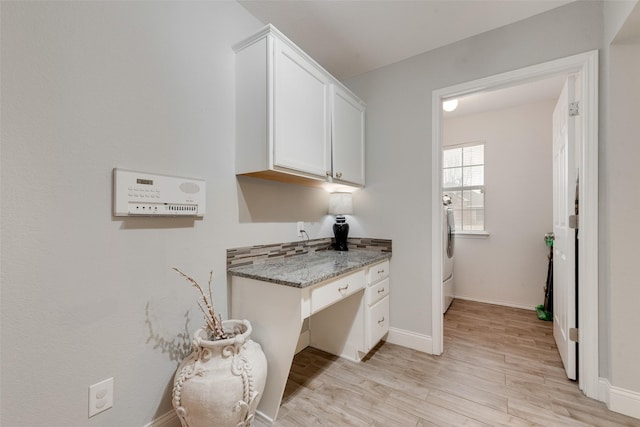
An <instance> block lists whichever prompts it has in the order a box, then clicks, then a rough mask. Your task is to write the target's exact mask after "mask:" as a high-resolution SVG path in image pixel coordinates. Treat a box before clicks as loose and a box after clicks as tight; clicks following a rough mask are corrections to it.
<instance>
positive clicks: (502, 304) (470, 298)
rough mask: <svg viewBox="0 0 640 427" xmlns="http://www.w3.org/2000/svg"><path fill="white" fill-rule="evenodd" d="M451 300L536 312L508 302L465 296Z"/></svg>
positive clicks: (528, 307) (530, 307)
mask: <svg viewBox="0 0 640 427" xmlns="http://www.w3.org/2000/svg"><path fill="white" fill-rule="evenodd" d="M453 298H454V299H461V300H465V301H474V302H481V303H483V304H492V305H500V306H503V307H513V308H521V309H523V310H531V311H536V308H535V307H533V306H530V305H524V304H517V303H514V302H509V301H494V300H487V299H482V298H472V297H465V296H459V295H454V296H453Z"/></svg>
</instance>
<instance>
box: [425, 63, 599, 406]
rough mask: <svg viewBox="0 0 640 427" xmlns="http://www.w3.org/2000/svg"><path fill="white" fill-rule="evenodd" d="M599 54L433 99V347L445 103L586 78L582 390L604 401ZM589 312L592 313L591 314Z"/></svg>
mask: <svg viewBox="0 0 640 427" xmlns="http://www.w3.org/2000/svg"><path fill="white" fill-rule="evenodd" d="M597 66H598V53H597V51H592V52H587V53H583V54H579V55H574V56H570V57H567V58H562V59H558V60H554V61H550V62H546V63H543V64H538V65H534V66H531V67H526V68H522V69H519V70H515V71H510V72H507V73H502V74H498V75H494V76H491V77H487V78H483V79H479V80H474V81H470V82H467V83H462V84H460V85H456V86H451V87H447V88H443V89H439V90H436V91H434V92H433V97H432V129H433V135H432V183H433V184H432V207H433V209H432V236H434V238H433V239H432V345H433V350H432V352H433V354H436V355H439V354H441V353H442V351H443V349H444V348H443V347H444V343H443V335H444V334H443V314H442V265H443V255H442V254H443V247H442V246H443V243H442V239H439V238H436V236H440V234H441V230H442V227H443V210H442V205H441V202H440V199H441V197H442V172H441V171H442V120H443V113H442V108H441V106H442V103H443V101H445V100H449V99H452V98H456V97H461V96H465V95H470V94H474V93H480V92H483V91H491V90H496V89H500V88H506V87H511V86H515V85H519V84H523V83H527V82H532V81H535V80H540V79H544V78H548V77H551V76H555V75H560V74H564V75H569V74H576V75H579V76H580V93H581V100H580V110H581V111H580V114H581V115H582V120H581V122H582V124H581V129H580V131H581V134H580V135H581V136H580V139H579V141H578V149H579V150H580V153H581V155H580V160H579V165H578V167H579V181H580V183H581V185H580V200H581V217H580V222H581V239H580V241H579V243H578V246H579V250H578V253H579V273H578V274H579V277H580V278H581V281H580V283H579V296H578V301H577V303H578V306H579V307H580V310H579V320H578V322H579V324H580V333H579V336H580V349H581V351H580V354H579V378H580V384H579V386H580V389H581V390H582V391H583V392H584V393H585V394H586V395H587V396H589V397H592V398H596V399H597V398H598V379H599V378H598V377H599V375H598V319H597V315H594V313H597V312H598V283H597V277H598V264H597V259H598V228H597V227H598V217H597V207H598V179H597V178H598V177H597V175H598V135H597V130H598V96H597V94H598V70H597ZM585 313H591V314H590V315H586V314H585Z"/></svg>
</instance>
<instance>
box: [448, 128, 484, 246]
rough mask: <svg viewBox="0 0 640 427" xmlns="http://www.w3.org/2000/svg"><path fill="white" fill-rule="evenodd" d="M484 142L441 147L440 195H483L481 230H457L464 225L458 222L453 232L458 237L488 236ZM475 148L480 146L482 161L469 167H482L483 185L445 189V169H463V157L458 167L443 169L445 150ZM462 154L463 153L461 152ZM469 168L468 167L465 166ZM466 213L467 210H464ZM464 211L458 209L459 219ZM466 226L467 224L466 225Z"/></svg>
mask: <svg viewBox="0 0 640 427" xmlns="http://www.w3.org/2000/svg"><path fill="white" fill-rule="evenodd" d="M486 145H487V144H486V141H485V140H478V141H471V142H466V143H463V144H455V145H447V146H443V147H442V158H443V160H442V172H441V173H442V194H443V195H444V194H446V193H447V192H448V191H452V192H453V191H457V192H460V193H462V192H463V191H474V190H480V192H481V193H482V195H483V198H482V215H483V221H482V230H468V229H466V230H465V229H463V228H458V227H464V225H465V224H464V223H463V222H462V221H460V222H456V228H455V229H454V230H453V232H454V234H456V235H458V234H460V235H465V234H467V235H479V236H485V235H488V234H489V233H488V232H487V221H486V212H487V201H486V197H485V196H486V180H485V170H486V158H485V156H486ZM475 146H482V155H483V160H482V163H481V164H478V165H471V166H482V167H483V169H482V182H484V184H483V185H467V186H465V185H459V186H452V187H446V186H445V183H444V171H445V170H446V169H463V168H464V167H465V166H464V157H463V158H462V162H461V164H460V166H452V167H445V166H444V153H445V151H447V150H456V149H464V148H466V147H475ZM463 153H464V151H463ZM467 167H469V166H467ZM466 210H467V211H468V210H469V209H466ZM464 211H465V209H462V208H461V209H460V212H461V214H460V218H463V217H464V214H463V212H464ZM467 226H468V224H467Z"/></svg>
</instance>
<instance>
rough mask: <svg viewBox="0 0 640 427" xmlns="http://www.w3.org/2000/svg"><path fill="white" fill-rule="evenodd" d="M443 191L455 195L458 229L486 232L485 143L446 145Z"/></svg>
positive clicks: (454, 203)
mask: <svg viewBox="0 0 640 427" xmlns="http://www.w3.org/2000/svg"><path fill="white" fill-rule="evenodd" d="M442 175H443V176H442V190H443V192H444V194H447V195H448V196H449V197H451V201H452V205H451V207H452V208H453V214H454V218H455V221H456V224H455V230H456V231H484V142H482V143H472V144H465V145H458V146H455V147H451V148H445V149H444V153H443V159H442Z"/></svg>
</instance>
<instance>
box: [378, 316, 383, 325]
mask: <svg viewBox="0 0 640 427" xmlns="http://www.w3.org/2000/svg"><path fill="white" fill-rule="evenodd" d="M382 323H384V317H383V318H382V319H380V320H378V325H381V324H382Z"/></svg>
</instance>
